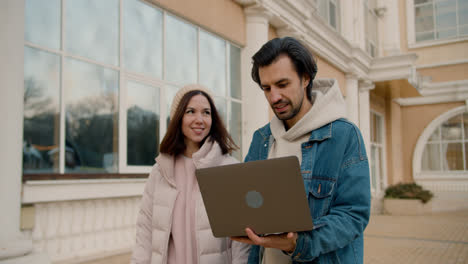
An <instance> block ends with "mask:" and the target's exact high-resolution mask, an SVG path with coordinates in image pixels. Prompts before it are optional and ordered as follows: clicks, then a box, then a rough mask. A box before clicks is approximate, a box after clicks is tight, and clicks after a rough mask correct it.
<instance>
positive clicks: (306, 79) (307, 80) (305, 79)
mask: <svg viewBox="0 0 468 264" xmlns="http://www.w3.org/2000/svg"><path fill="white" fill-rule="evenodd" d="M302 83H303V84H304V89H305V88H306V87H307V86H308V85H309V83H310V76H309V75H307V74H304V75H303V76H302Z"/></svg>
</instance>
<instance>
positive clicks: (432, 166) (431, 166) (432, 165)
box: [421, 143, 441, 171]
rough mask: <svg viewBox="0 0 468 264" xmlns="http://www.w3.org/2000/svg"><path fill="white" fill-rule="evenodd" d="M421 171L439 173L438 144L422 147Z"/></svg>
mask: <svg viewBox="0 0 468 264" xmlns="http://www.w3.org/2000/svg"><path fill="white" fill-rule="evenodd" d="M421 163H422V165H421V167H422V170H423V171H440V170H441V165H440V145H439V143H435V144H426V146H425V147H424V152H423V156H422V161H421Z"/></svg>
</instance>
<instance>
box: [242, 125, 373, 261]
mask: <svg viewBox="0 0 468 264" xmlns="http://www.w3.org/2000/svg"><path fill="white" fill-rule="evenodd" d="M273 141H274V138H273V136H272V134H271V130H270V124H267V125H266V126H264V127H262V128H260V129H258V130H257V131H255V133H254V135H253V139H252V143H251V144H250V149H249V153H248V154H247V156H246V158H245V161H246V162H248V161H254V160H264V159H267V157H268V152H269V149H270V146H271V144H272V143H273ZM301 171H302V177H303V179H304V186H305V191H306V195H307V199H308V201H309V208H310V214H311V215H312V218H313V222H314V229H313V230H311V231H306V232H299V233H298V235H299V236H298V238H297V244H296V249H295V251H294V252H293V253H292V255H291V258H292V259H293V263H346V264H349V263H363V252H364V249H363V247H364V241H363V232H364V229H365V228H366V226H367V223H368V221H369V214H370V183H369V163H368V160H367V156H366V150H365V147H364V142H363V139H362V136H361V133H360V131H359V129H358V128H357V127H356V126H355V125H354V124H352V123H350V122H348V121H347V120H345V119H339V120H336V121H334V122H331V123H329V124H327V125H325V126H323V127H321V128H318V129H316V130H313V131H312V132H311V135H310V138H309V141H308V142H305V143H303V144H302V163H301ZM278 210H281V208H278ZM261 252H263V249H261V248H260V247H259V246H254V247H252V248H251V250H250V255H249V261H248V264H254V263H255V264H257V263H260V262H259V256H260V255H261V254H262V253H261Z"/></svg>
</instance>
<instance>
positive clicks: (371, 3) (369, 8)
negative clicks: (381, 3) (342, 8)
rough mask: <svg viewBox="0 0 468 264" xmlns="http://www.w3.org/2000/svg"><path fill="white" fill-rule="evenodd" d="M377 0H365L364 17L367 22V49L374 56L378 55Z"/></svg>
mask: <svg viewBox="0 0 468 264" xmlns="http://www.w3.org/2000/svg"><path fill="white" fill-rule="evenodd" d="M376 7H377V4H376V0H364V19H365V22H366V51H367V53H369V55H371V56H372V57H376V56H377V40H378V37H377V24H378V16H377V14H376V11H375V10H376Z"/></svg>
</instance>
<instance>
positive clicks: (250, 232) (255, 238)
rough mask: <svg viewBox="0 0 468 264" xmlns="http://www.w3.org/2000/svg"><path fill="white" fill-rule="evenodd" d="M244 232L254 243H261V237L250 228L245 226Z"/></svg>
mask: <svg viewBox="0 0 468 264" xmlns="http://www.w3.org/2000/svg"><path fill="white" fill-rule="evenodd" d="M245 233H247V236H248V237H249V238H250V240H252V242H253V243H254V244H257V245H260V246H261V245H263V238H262V237H259V236H257V234H255V232H254V231H253V230H252V229H250V228H246V229H245Z"/></svg>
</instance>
